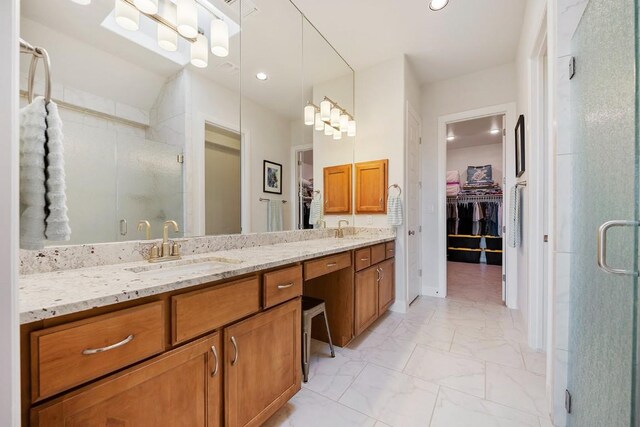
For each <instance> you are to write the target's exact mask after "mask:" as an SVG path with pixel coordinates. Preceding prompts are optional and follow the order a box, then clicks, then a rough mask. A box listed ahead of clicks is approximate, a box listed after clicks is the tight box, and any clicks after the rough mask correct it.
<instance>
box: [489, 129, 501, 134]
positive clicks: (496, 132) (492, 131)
mask: <svg viewBox="0 0 640 427" xmlns="http://www.w3.org/2000/svg"><path fill="white" fill-rule="evenodd" d="M489 132H491V134H493V135H495V134H498V133H500V129H491V130H490V131H489Z"/></svg>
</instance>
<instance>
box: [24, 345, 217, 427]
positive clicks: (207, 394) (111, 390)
mask: <svg viewBox="0 0 640 427" xmlns="http://www.w3.org/2000/svg"><path fill="white" fill-rule="evenodd" d="M220 338H221V336H220V334H219V333H216V334H213V335H211V336H208V337H206V338H204V339H201V340H198V341H194V342H192V343H189V344H187V345H184V346H182V347H180V348H178V349H176V350H173V351H170V352H167V353H165V354H163V355H161V356H158V357H156V358H154V359H151V360H149V361H147V362H143V363H141V364H139V365H136V366H134V367H133V368H130V369H127V370H125V371H122V372H119V373H117V374H115V375H112V376H111V377H108V378H106V379H104V380H101V381H98V382H97V383H95V384H90V385H88V386H86V387H84V388H81V389H79V390H76V391H73V392H70V393H68V394H66V395H64V396H62V397H60V398H58V399H55V400H53V401H52V402H49V403H45V404H43V405H40V406H36V407H35V408H33V409H32V411H31V426H33V427H63V426H64V427H93V426H96V427H97V426H114V427H116V426H123V427H125V426H138V427H147V426H149V427H151V426H154V427H175V426H193V427H219V426H220V425H221V422H222V376H223V368H222V356H223V354H222V351H221V347H220V344H221V343H220ZM218 357H219V359H218Z"/></svg>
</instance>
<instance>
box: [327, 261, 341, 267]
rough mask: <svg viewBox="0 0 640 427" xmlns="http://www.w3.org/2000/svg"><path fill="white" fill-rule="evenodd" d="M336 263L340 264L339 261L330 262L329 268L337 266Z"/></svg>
mask: <svg viewBox="0 0 640 427" xmlns="http://www.w3.org/2000/svg"><path fill="white" fill-rule="evenodd" d="M336 265H338V263H337V262H330V263H328V264H327V268H331V267H335V266H336Z"/></svg>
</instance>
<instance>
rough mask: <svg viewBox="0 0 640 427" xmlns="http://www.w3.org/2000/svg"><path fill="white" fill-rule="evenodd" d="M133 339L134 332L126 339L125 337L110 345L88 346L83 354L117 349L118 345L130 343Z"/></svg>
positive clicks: (87, 354)
mask: <svg viewBox="0 0 640 427" xmlns="http://www.w3.org/2000/svg"><path fill="white" fill-rule="evenodd" d="M131 341H133V334H131V335H129V336H128V337H126V338H125V339H123V340H122V341H120V342H117V343H115V344H111V345H108V346H106V347H100V348H87V349H86V350H82V354H84V355H85V356H89V355H92V354H96V353H104V352H105V351H109V350H115V349H116V348H118V347H122V346H123V345H125V344H128V343H130V342H131Z"/></svg>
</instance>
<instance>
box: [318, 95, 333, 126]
mask: <svg viewBox="0 0 640 427" xmlns="http://www.w3.org/2000/svg"><path fill="white" fill-rule="evenodd" d="M320 118H321V119H322V120H323V121H325V122H326V121H328V120H331V101H329V100H328V99H325V100H324V101H322V102H321V103H320Z"/></svg>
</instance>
